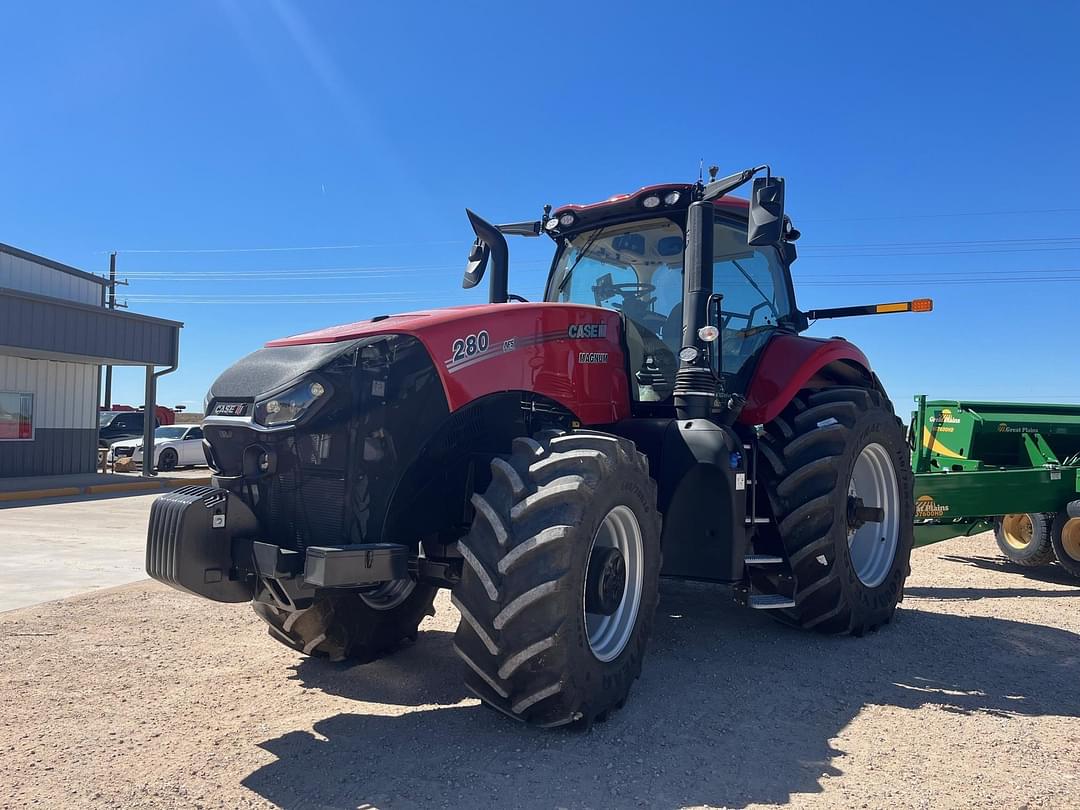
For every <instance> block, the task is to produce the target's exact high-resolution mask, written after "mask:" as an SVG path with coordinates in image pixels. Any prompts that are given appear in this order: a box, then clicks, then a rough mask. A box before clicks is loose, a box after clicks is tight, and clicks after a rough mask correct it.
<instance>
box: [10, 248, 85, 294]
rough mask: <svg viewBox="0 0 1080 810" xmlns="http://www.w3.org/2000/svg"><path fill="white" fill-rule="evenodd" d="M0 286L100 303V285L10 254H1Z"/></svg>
mask: <svg viewBox="0 0 1080 810" xmlns="http://www.w3.org/2000/svg"><path fill="white" fill-rule="evenodd" d="M0 287H8V288H10V289H13V290H22V291H23V292H29V293H35V294H37V295H48V296H50V297H52V298H60V299H63V300H65V301H75V302H77V303H80V304H95V305H96V304H100V303H101V285H100V284H97V283H96V282H93V281H91V280H90V279H86V278H80V277H78V276H75V275H72V274H70V273H65V272H64V271H62V270H57V269H56V268H54V267H49V266H48V265H45V264H39V263H37V262H35V261H32V260H30V259H24V258H23V257H21V256H12V255H10V254H8V253H0Z"/></svg>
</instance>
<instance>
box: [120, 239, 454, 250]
mask: <svg viewBox="0 0 1080 810" xmlns="http://www.w3.org/2000/svg"><path fill="white" fill-rule="evenodd" d="M460 244H463V242H462V240H461V239H443V240H439V241H427V242H416V241H411V242H369V243H366V244H358V245H298V246H294V247H243V248H138V249H134V248H129V249H127V250H116V251H112V252H113V253H294V252H300V251H308V250H363V249H368V248H381V247H413V246H416V245H460ZM103 252H104V251H103Z"/></svg>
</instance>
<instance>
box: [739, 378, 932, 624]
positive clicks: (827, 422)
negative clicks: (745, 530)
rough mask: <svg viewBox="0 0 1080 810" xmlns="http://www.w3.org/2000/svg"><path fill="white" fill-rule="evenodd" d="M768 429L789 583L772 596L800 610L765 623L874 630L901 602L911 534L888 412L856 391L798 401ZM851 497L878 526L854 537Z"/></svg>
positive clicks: (901, 446) (903, 467) (863, 526)
mask: <svg viewBox="0 0 1080 810" xmlns="http://www.w3.org/2000/svg"><path fill="white" fill-rule="evenodd" d="M766 428H767V432H766V435H765V436H764V437H763V438H762V440H761V443H760V445H759V447H760V450H761V455H762V458H763V460H764V462H765V463H764V464H762V465H761V467H762V477H763V479H764V481H763V483H764V484H765V486H766V488H767V492H768V495H769V501H770V503H771V505H772V512H773V517H774V519H775V523H776V529H777V533H778V539H779V542H780V546H781V549H780V551H781V553H782V554H783V555H784V556H785V557H786V558H787V560H788V562H789V564H790V568H791V574H792V578H791V580H790V581H789V582H786V583H783V584H781V583H779V581H774V582H773V587H774V589H775V590H776V591H777V592H780V591H781V590H787V591H788V592H789V593H788V595H790V596H792V598H793V599H794V600H795V603H796V605H795V607H794V608H789V609H783V610H770V611H769V614H770V615H771V616H773V617H774V618H776V619H779V620H781V621H783V622H785V623H788V624H792V625H796V626H798V627H801V628H804V629H807V630H815V631H817V632H821V633H832V634H844V633H847V634H851V635H855V636H859V635H862V634H863V633H864V632H865V631H867V630H876V629H877V628H878V627H879V626H881V625H882V624H885V623H886V622H888V621H889V620H890V619H891V618H892V615H893V613H894V611H895V610H896V605H897V603H898V602H899V601H900V599H901V598H902V596H903V590H904V581H905V580H906V579H907V576H908V574H909V573H910V565H909V564H910V558H911V547H912V542H913V534H914V531H913V523H914V496H913V487H914V479H913V476H912V473H911V460H910V451H909V450H908V447H907V444H906V442H905V440H904V433H903V429H902V427H901V425H900V421H899V420H898V419H897V418H896V416H895V415H894V414H893V410H892V405H891V404H890V403H889V401H888V400H887V399H886V398H885V397H884V396H883V395H882V394H881V393H880V392H878V391H869V390H866V389H862V388H846V387H836V388H827V389H825V390H822V391H817V392H807V391H804V392H802V393H800V394H799V395H798V396H796V397H795V399H794V400H793V401H792V402H791V404H790V405H789V406H788V407H787V408H786V409H785V410H784V412H783V413H782V414H781V416H780V417H778V418H777V419H775V420H774V421H773V422H771V423H769V425H767V426H766ZM853 482H854V483H853ZM856 484H858V485H859V486H856ZM852 495H854V496H857V497H859V498H866V499H867V500H865V501H864V502H863V506H866V507H878V508H882V509H883V510H884V515H883V520H882V521H880V522H874V521H871V520H864V521H863V522H862V523H859V522H856V523H855V524H854V525H855V528H854V529H853V528H852V524H851V519H850V516H849V509H850V508H851V507H852V506H853V504H855V502H853V501H852V500H851V497H852ZM876 501H880V502H876Z"/></svg>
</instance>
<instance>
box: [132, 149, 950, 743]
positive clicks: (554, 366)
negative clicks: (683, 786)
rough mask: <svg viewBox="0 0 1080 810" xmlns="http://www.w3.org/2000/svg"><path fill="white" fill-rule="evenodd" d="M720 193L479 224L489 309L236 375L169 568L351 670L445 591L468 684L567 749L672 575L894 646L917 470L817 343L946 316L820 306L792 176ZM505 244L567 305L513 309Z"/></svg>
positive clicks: (303, 344)
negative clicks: (876, 321) (545, 264)
mask: <svg viewBox="0 0 1080 810" xmlns="http://www.w3.org/2000/svg"><path fill="white" fill-rule="evenodd" d="M762 170H765V172H766V173H765V174H764V175H762V176H756V175H760V173H761V172H762ZM711 177H712V179H711V180H710V181H709V182H708V183H705V182H701V181H699V182H698V183H695V184H665V185H659V186H650V187H648V188H644V189H642V190H641V191H638V192H637V193H635V194H626V195H620V196H617V197H613V198H611V199H610V200H607V201H605V202H601V203H597V204H594V205H567V206H564V207H562V208H559V209H557V210H555V211H554V212H552V211H551V209H550V207H548V208H545V210H544V215H543V217H542V218H541V219H540V220H538V221H535V222H524V223H515V224H511V225H503V226H493V225H490V224H489V223H487V222H485V221H484V220H482V219H481V218H480V217H478V216H476V215H475V214H473V213H472V212H469V218H470V220H471V222H472V225H473V228H474V230H475V232H476V241H475V243H474V245H473V248H472V251H471V254H470V257H469V263H468V266H467V268H466V272H465V280H464V286H465V287H473V286H475V285H477V284H478V283H479V282H480V281H481V279H482V277H483V276H484V274H485V272H489V273H490V303H488V304H484V305H477V306H464V307H450V308H446V309H439V310H431V311H426V312H416V313H410V314H404V315H380V316H378V317H375V318H372V319H371V320H370V321H365V322H361V323H354V324H349V325H346V326H337V327H333V328H330V329H325V330H322V331H318V332H311V333H308V334H303V335H297V336H295V337H290V338H285V339H282V340H275V341H272V342H270V343H268V344H266V347H265V348H263V349H260V350H259V351H256V352H255V353H253V354H251V355H249V356H248V357H245V358H244V359H243V360H241V361H239V362H238V363H236V364H235V365H233V366H232V367H231V368H229V369H228V370H226V371H225V372H224V373H223V374H222V375H221V376H220V377H219V378H218V379H217V381H216V382H215V383H214V384H213V387H212V388H211V389H210V392H209V394H208V398H207V405H206V419H205V422H204V429H205V436H206V452H207V457H208V459H209V460H210V463H211V466H212V468H213V470H214V479H213V480H214V486H213V487H186V488H184V489H181V490H178V491H177V492H175V493H171V494H169V495H165V496H163V497H162V498H160V499H159V500H158V501H157V502H156V503H155V504H154V508H153V511H152V513H151V519H150V527H149V534H148V540H147V571H148V572H149V573H150V574H151V575H152V576H153V577H155V578H156V579H159V580H161V581H162V582H166V583H168V584H170V585H172V586H174V587H176V588H179V589H181V590H184V591H187V592H190V593H193V594H197V595H200V596H203V597H206V598H209V599H214V600H217V601H221V602H244V601H252V603H253V605H254V608H255V611H256V612H257V613H258V615H259V616H261V617H262V618H263V619H264V620H265V621H266V623H267V624H268V625H269V629H270V634H271V635H272V636H273V637H274V638H276V639H277V640H278V641H280V642H282V643H284V644H287V645H288V646H290V647H292V648H294V649H296V650H298V651H301V652H303V653H305V654H307V655H317V656H325V657H328V658H330V659H331V660H344V659H350V660H354V661H368V660H371V659H373V658H375V657H377V656H380V655H382V654H385V653H387V652H389V651H390V650H392V649H393V648H394V647H395V646H397V645H398V644H399V643H400V642H402V641H403V640H405V639H414V638H415V637H416V634H417V627H418V625H419V624H420V622H421V620H422V619H423V618H424V616H425V615H429V614H431V613H432V611H433V607H432V603H433V599H434V597H435V593H436V590H437V589H438V588H440V587H444V588H449V589H451V591H452V599H453V603H454V604H455V605H456V606H457V609H458V610H459V611H460V614H461V621H460V624H459V625H458V629H457V635H456V639H455V648H456V650H457V652H458V653H459V654H460V656H461V659H462V661H463V662H464V667H463V672H464V678H465V682H466V685H467V686H468V687H469V688H470V689H471V690H472V691H473V692H474V693H475V694H476V695H477V696H478V697H479V698H480V699H481V700H483V701H484V702H485V703H487V704H490V705H491V706H493V707H495V708H496V709H498V710H499V711H501V712H503V713H505V714H507V715H509V716H510V717H513V718H515V719H517V720H523V721H526V722H528V723H531V724H535V725H539V726H545V727H550V726H560V725H566V724H575V723H576V724H579V725H584V726H588V725H590V724H591V723H592V722H594V721H597V720H603V719H605V718H606V717H607V715H608V713H609V712H610V711H612V710H613V709H616V708H618V707H620V706H622V705H623V703H624V701H625V700H626V698H627V694H628V692H629V690H630V686H631V684H632V683H633V682H634V680H635V679H636V678H637V677H638V675H639V674H640V672H641V667H642V663H643V660H644V657H645V649H646V643H647V640H648V637H649V631H650V628H651V626H652V622H653V613H654V610H655V608H656V604H657V595H658V584H659V579H660V577H661V576H667V577H675V578H681V579H693V580H699V581H704V582H713V583H722V584H727V585H731V586H734V590H735V593H736V596H737V598H738V599H739V600H740V601H741V602H743V603H745V604H746V605H748V606H749V607H751V608H757V609H766V610H769V611H770V612H771V613H772V614H773V615H774V616H776V617H777V618H779V619H781V620H782V621H784V622H787V623H789V624H793V625H797V626H799V627H803V628H807V629H813V630H816V631H820V632H824V633H849V634H852V635H861V634H862V633H864V632H866V631H868V630H874V629H876V628H878V627H879V626H881V625H882V624H884V623H886V622H888V621H889V620H890V618H891V617H892V615H893V611H894V610H895V608H896V604H897V602H898V600H899V599H900V597H901V595H902V592H903V586H904V580H905V578H906V576H907V574H908V559H909V556H910V552H911V545H912V521H913V515H912V510H913V506H912V503H913V499H912V474H911V468H910V462H909V457H910V452H909V450H908V447H907V444H906V442H905V439H904V434H903V431H902V429H901V425H900V422H899V420H898V419H897V418H896V416H895V415H894V413H893V408H892V405H891V404H890V402H889V399H888V397H887V396H886V394H885V391H884V390H883V388H882V386H881V382H880V381H879V380H878V378H877V377H876V376H875V375H874V373H873V372H872V371H871V370H870V365H869V363H868V362H867V360H866V357H864V355H863V353H862V352H860V351H859V349H857V348H856V347H855V346H853V345H852V344H850V343H848V342H847V341H845V340H843V339H841V338H831V339H828V340H819V339H811V338H806V337H801V336H800V335H799V333H800V332H801V331H803V330H805V329H806V327H807V325H808V321H809V319H813V318H822V317H838V316H844V315H853V314H870V313H873V312H892V311H901V310H910V309H921V308H928V307H929V302H912V303H903V304H888V305H881V306H878V307H853V308H846V309H839V310H819V311H816V312H813V311H811V312H802V311H800V310H799V309H798V308H797V307H796V305H795V298H794V291H793V289H792V283H791V275H790V272H789V267H790V265H791V263H792V261H794V259H795V245H794V241H795V239H797V238H798V235H799V234H798V231H796V230H795V229H794V228H793V227H792V225H791V222H790V220H789V219H788V218H787V217H785V216H784V212H783V204H784V199H783V191H784V185H783V180H782V179H781V178H778V177H773V176H771V174H769V173H768V170H767V167H758V168H754V169H748V170H746V171H743V172H739V173H737V174H735V175H732V176H731V177H727V178H723V179H720V180H717V179H715V170H714V171H713V172H712V173H711ZM751 179H753V180H754V184H753V193H752V196H751V200H750V201H749V202H747V201H745V200H741V199H736V198H733V197H729V196H726V195H727V193H728V192H730V191H732V190H733V189H735V188H736V187H738V186H740V185H742V184H744V183H747V182H749V181H750V180H751ZM504 234H517V235H522V236H531V237H544V236H546V237H549V238H550V239H551V240H552V242H553V244H554V247H555V254H554V259H553V260H552V264H551V272H550V274H549V276H548V281H547V289H546V292H545V295H544V301H543V302H542V303H530V302H527V301H525V300H524V299H523V298H521V297H520V296H517V295H511V294H510V293H509V291H508V286H507V278H508V254H507V245H506V240H505V238H504ZM489 265H490V267H489Z"/></svg>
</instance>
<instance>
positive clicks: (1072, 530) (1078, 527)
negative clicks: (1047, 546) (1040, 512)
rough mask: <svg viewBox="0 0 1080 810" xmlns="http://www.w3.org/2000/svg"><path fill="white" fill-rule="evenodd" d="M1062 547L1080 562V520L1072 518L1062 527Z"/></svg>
mask: <svg viewBox="0 0 1080 810" xmlns="http://www.w3.org/2000/svg"><path fill="white" fill-rule="evenodd" d="M1061 547H1062V549H1064V550H1065V553H1066V554H1068V555H1069V556H1070V557H1071V558H1072V559H1074V560H1076V561H1077V562H1080V518H1070V519H1069V520H1066V521H1065V525H1064V526H1062V527H1061Z"/></svg>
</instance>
